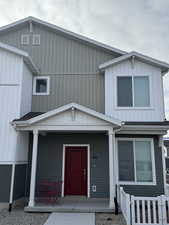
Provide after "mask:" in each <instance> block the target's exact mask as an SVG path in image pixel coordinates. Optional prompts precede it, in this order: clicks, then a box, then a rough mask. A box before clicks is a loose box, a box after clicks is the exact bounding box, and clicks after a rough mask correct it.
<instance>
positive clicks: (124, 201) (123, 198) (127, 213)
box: [120, 187, 131, 225]
mask: <svg viewBox="0 0 169 225" xmlns="http://www.w3.org/2000/svg"><path fill="white" fill-rule="evenodd" d="M120 206H121V211H122V213H123V216H124V218H125V220H126V223H127V225H130V224H131V222H130V221H131V210H130V195H129V194H127V193H125V192H124V190H123V188H122V187H121V188H120Z"/></svg>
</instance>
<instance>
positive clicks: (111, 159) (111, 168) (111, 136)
mask: <svg viewBox="0 0 169 225" xmlns="http://www.w3.org/2000/svg"><path fill="white" fill-rule="evenodd" d="M113 142H114V132H113V129H112V130H111V131H109V195H110V197H109V206H110V208H113V207H114V188H115V186H114V176H113V175H114V166H113V164H114V157H113V154H114V153H113V152H114V149H113V148H114V143H113Z"/></svg>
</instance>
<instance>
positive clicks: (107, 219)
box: [95, 213, 126, 225]
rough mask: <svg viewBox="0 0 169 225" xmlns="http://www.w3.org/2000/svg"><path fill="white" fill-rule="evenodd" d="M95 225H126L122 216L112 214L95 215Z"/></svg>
mask: <svg viewBox="0 0 169 225" xmlns="http://www.w3.org/2000/svg"><path fill="white" fill-rule="evenodd" d="M95 215H96V225H126V223H125V221H124V218H123V216H122V215H121V214H120V215H118V216H116V215H114V214H112V213H96V214H95Z"/></svg>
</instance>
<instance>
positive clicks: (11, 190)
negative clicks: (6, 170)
mask: <svg viewBox="0 0 169 225" xmlns="http://www.w3.org/2000/svg"><path fill="white" fill-rule="evenodd" d="M14 178H15V164H12V174H11V187H10V197H9V203H10V204H12V202H13V189H14Z"/></svg>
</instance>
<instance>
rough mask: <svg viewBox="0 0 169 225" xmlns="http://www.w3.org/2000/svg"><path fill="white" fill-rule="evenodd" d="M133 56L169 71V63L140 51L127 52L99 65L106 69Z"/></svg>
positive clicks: (101, 68) (100, 67)
mask: <svg viewBox="0 0 169 225" xmlns="http://www.w3.org/2000/svg"><path fill="white" fill-rule="evenodd" d="M132 56H135V57H136V58H139V59H141V60H143V61H145V62H146V63H149V64H153V65H154V66H157V67H160V68H161V69H163V72H167V71H168V70H169V64H168V63H166V62H162V61H160V60H157V59H154V58H151V57H149V56H145V55H142V54H140V53H138V52H130V53H128V54H125V55H123V56H120V57H118V58H115V59H112V60H110V61H108V62H105V63H103V64H101V65H100V66H99V69H100V70H104V69H105V68H107V67H110V66H113V65H115V64H117V63H120V62H122V61H124V60H126V59H128V58H130V57H132Z"/></svg>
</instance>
